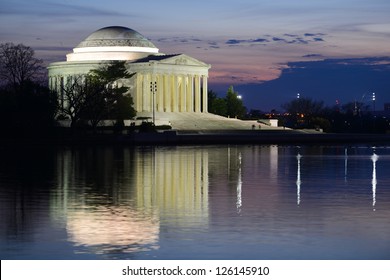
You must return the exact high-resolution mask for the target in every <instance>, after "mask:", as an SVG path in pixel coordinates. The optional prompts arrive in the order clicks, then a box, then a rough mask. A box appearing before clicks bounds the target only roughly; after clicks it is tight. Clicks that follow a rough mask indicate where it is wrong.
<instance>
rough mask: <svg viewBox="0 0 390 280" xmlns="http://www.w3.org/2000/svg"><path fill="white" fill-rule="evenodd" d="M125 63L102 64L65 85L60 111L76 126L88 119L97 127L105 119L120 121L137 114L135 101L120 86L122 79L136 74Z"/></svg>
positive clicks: (61, 95) (125, 88)
mask: <svg viewBox="0 0 390 280" xmlns="http://www.w3.org/2000/svg"><path fill="white" fill-rule="evenodd" d="M124 63H125V62H124V61H122V62H111V63H109V64H108V65H102V66H101V67H100V68H98V69H96V70H92V71H90V72H89V73H88V74H86V75H83V76H81V75H79V76H73V78H72V79H71V80H68V81H67V82H66V83H65V84H64V85H62V86H61V92H59V93H58V96H59V99H60V100H59V104H60V112H61V113H62V114H63V115H64V116H65V117H69V119H70V120H71V126H72V127H74V126H75V125H76V124H77V122H79V121H80V120H85V121H88V122H89V123H90V124H91V125H92V127H93V128H96V126H97V125H98V124H99V123H100V122H101V120H103V119H104V118H108V119H115V120H117V121H119V122H120V121H123V119H125V118H131V117H133V116H134V115H135V110H134V109H133V107H132V105H133V100H132V98H131V96H130V95H128V94H127V90H128V88H127V87H125V86H121V87H119V86H118V85H117V84H116V81H117V80H118V79H123V78H129V77H132V76H133V75H134V74H135V73H133V74H128V73H127V71H126V68H125V64H124Z"/></svg>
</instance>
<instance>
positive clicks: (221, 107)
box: [207, 90, 227, 116]
mask: <svg viewBox="0 0 390 280" xmlns="http://www.w3.org/2000/svg"><path fill="white" fill-rule="evenodd" d="M207 110H208V112H209V113H212V114H216V115H220V116H226V115H227V108H226V100H225V99H224V98H220V97H218V96H217V94H216V93H215V92H214V91H212V90H209V91H208V109H207Z"/></svg>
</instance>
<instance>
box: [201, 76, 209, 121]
mask: <svg viewBox="0 0 390 280" xmlns="http://www.w3.org/2000/svg"><path fill="white" fill-rule="evenodd" d="M202 81H203V95H202V112H203V113H207V101H208V98H207V91H208V89H207V76H203V77H202Z"/></svg>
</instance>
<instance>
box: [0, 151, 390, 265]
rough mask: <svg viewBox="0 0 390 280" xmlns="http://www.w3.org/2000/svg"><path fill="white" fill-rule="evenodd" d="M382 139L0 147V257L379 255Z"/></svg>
mask: <svg viewBox="0 0 390 280" xmlns="http://www.w3.org/2000/svg"><path fill="white" fill-rule="evenodd" d="M389 170H390V147H355V146H353V147H343V146H339V147H336V146H335V147H324V146H302V147H295V146H256V145H253V146H182V147H135V148H123V147H88V148H85V147H83V148H74V147H73V148H64V147H60V148H59V147H51V148H37V147H30V148H29V147H24V148H20V147H16V146H15V147H11V148H10V147H7V148H0V211H1V214H0V257H1V259H390V219H389V217H390V173H389Z"/></svg>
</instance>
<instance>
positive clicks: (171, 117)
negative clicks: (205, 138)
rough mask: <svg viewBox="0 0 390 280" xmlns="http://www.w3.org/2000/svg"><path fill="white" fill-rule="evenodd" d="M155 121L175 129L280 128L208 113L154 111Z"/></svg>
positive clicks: (146, 113) (138, 115)
mask: <svg viewBox="0 0 390 280" xmlns="http://www.w3.org/2000/svg"><path fill="white" fill-rule="evenodd" d="M137 117H144V118H145V117H149V118H150V120H151V118H152V114H151V113H149V112H144V113H137ZM155 121H156V124H157V125H158V124H159V123H160V124H162V123H168V122H169V123H170V124H171V126H172V129H175V130H192V131H200V130H252V129H253V127H252V126H253V125H254V126H255V129H256V130H258V129H264V130H278V129H281V128H277V127H271V126H268V125H266V124H260V123H258V122H257V121H243V120H238V119H235V118H225V117H222V116H218V115H214V114H210V113H189V112H183V113H176V112H175V113H167V112H164V113H163V112H156V113H155Z"/></svg>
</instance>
